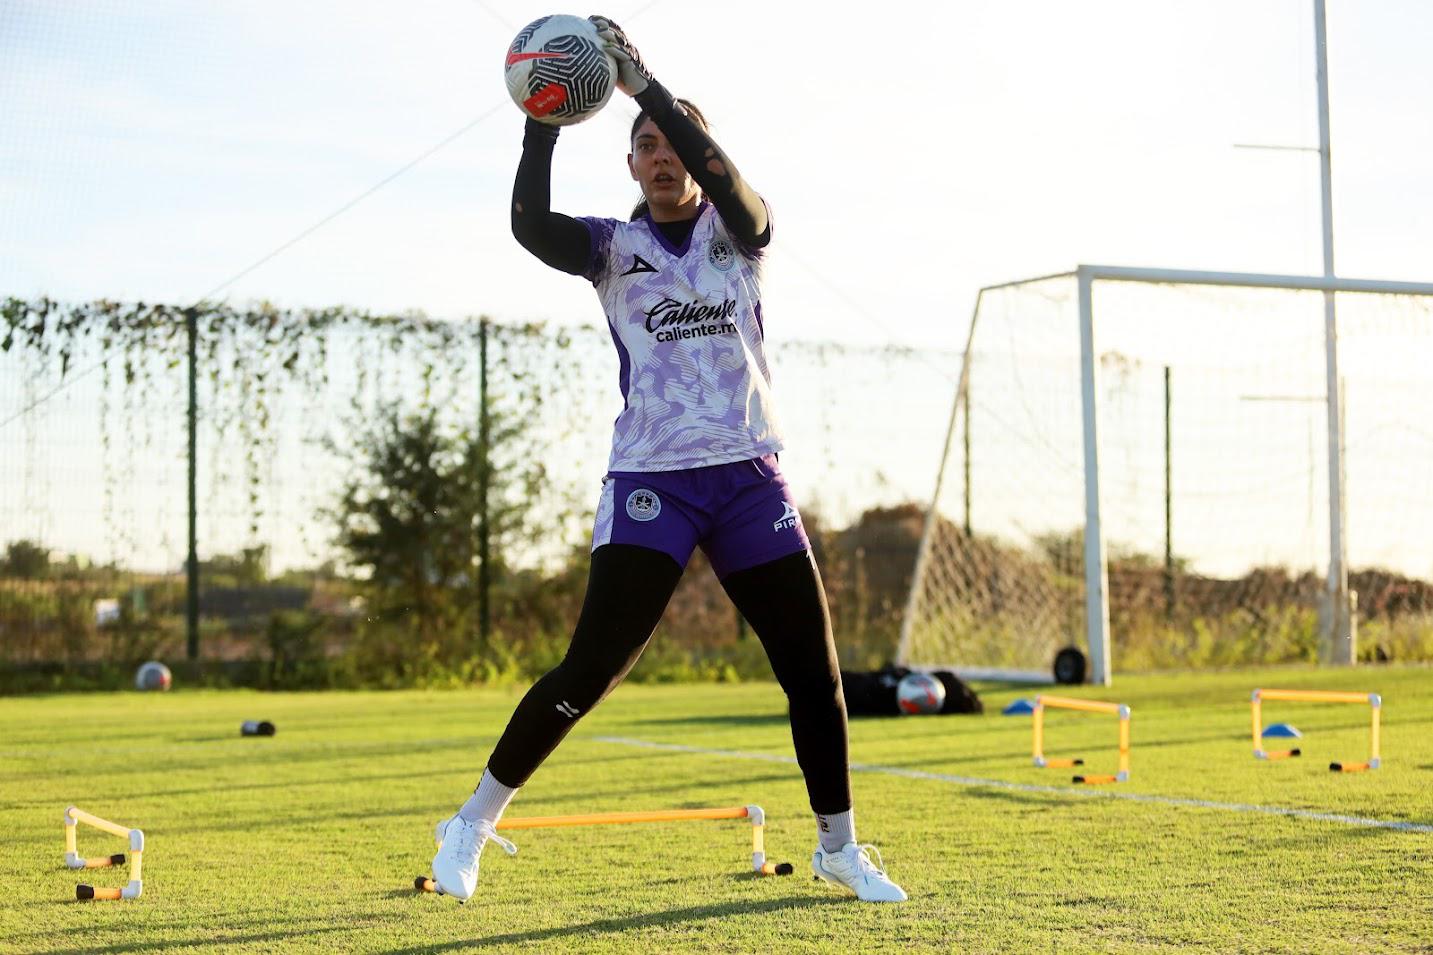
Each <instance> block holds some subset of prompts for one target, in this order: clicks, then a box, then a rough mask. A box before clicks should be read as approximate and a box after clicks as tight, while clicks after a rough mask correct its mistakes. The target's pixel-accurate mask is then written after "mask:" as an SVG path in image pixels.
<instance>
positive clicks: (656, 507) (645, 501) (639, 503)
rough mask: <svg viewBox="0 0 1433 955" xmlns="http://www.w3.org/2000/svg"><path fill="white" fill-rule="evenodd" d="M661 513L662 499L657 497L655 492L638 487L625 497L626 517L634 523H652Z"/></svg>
mask: <svg viewBox="0 0 1433 955" xmlns="http://www.w3.org/2000/svg"><path fill="white" fill-rule="evenodd" d="M660 513H662V499H661V498H659V497H657V492H656V491H649V490H647V489H646V488H645V487H639V488H637V490H635V491H633V492H632V493H631V494H628V495H627V516H628V517H630V518H632V520H634V521H642V522H644V523H645V522H646V521H652V520H656V519H657V515H658V514H660Z"/></svg>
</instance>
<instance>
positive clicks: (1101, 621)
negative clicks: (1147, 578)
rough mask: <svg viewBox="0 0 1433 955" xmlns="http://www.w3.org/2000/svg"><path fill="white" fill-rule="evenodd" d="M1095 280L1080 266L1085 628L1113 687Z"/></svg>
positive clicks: (1100, 670)
mask: <svg viewBox="0 0 1433 955" xmlns="http://www.w3.org/2000/svg"><path fill="white" fill-rule="evenodd" d="M1093 282H1094V279H1093V278H1092V277H1091V275H1090V273H1089V271H1088V270H1087V269H1086V268H1085V267H1084V266H1081V267H1080V269H1079V285H1080V390H1081V397H1082V404H1083V406H1084V415H1083V417H1084V423H1085V429H1084V430H1085V440H1084V446H1085V632H1086V633H1087V634H1088V635H1089V641H1090V677H1091V682H1092V683H1095V684H1096V685H1099V686H1109V685H1110V682H1111V674H1110V601H1109V580H1108V576H1107V571H1106V568H1105V542H1104V537H1103V535H1102V533H1101V528H1100V439H1099V428H1098V424H1097V419H1098V405H1097V404H1096V401H1097V398H1098V395H1099V389H1098V388H1097V387H1096V385H1095V377H1096V374H1097V373H1098V370H1099V360H1098V357H1097V356H1096V354H1095V322H1094V292H1093V289H1092V288H1091V286H1092V285H1093Z"/></svg>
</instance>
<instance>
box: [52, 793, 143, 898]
mask: <svg viewBox="0 0 1433 955" xmlns="http://www.w3.org/2000/svg"><path fill="white" fill-rule="evenodd" d="M79 823H84V824H85V825H87V826H93V827H94V828H96V829H99V830H101V831H103V832H108V833H110V834H111V835H116V836H119V837H120V838H121V839H128V840H129V884H128V885H126V886H125V887H124V888H122V889H110V888H96V887H94V886H92V885H83V884H81V885H77V886H75V898H77V899H94V900H96V901H104V900H114V899H137V898H139V896H140V893H141V892H143V891H144V882H143V880H142V866H143V862H144V833H143V832H140V831H139V830H138V829H127V828H125V827H124V826H120V825H116V824H115V823H112V822H110V821H109V820H107V819H101V818H100V817H99V816H92V815H90V814H89V813H87V812H85V811H84V810H82V809H77V808H75V807H74V806H70V807H69V808H68V809H66V810H65V865H67V866H69V867H70V868H71V869H107V868H109V867H110V866H115V865H124V860H125V857H124V853H122V852H119V853H115V854H114V855H111V856H99V857H97V858H93V859H87V858H85V857H83V856H81V855H80V852H79V840H78V837H77V834H76V832H75V827H76V826H77V825H78V824H79Z"/></svg>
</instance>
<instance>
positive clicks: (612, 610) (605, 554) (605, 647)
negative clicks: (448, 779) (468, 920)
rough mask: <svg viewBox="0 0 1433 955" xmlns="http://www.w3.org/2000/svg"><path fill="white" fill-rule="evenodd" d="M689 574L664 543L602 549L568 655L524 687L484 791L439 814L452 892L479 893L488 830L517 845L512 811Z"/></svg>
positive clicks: (444, 873)
mask: <svg viewBox="0 0 1433 955" xmlns="http://www.w3.org/2000/svg"><path fill="white" fill-rule="evenodd" d="M681 576H682V567H681V565H679V564H678V563H677V562H676V561H675V560H673V559H672V557H671V556H670V555H668V554H665V553H663V552H661V551H657V550H650V549H648V548H645V547H637V546H634V545H631V544H607V545H605V546H603V547H600V548H598V549H597V550H596V551H594V552H593V554H592V568H591V570H590V572H589V574H588V580H587V595H586V598H585V599H584V600H583V604H582V612H581V614H580V615H579V616H578V620H577V626H576V628H575V629H574V630H573V634H572V643H571V644H570V645H569V646H568V649H567V654H566V656H564V657H563V660H562V662H561V663H559V664H558V665H557V666H556V667H554V668H553V669H551V670H549V671H548V672H547V673H546V674H545V675H544V676H543V677H542V678H541V679H539V680H538V681H537V682H536V683H534V684H533V685H532V687H531V688H530V689H529V690H528V691H527V693H526V694H525V695H524V696H523V698H522V701H521V702H519V703H518V705H517V709H515V710H514V711H513V715H512V717H511V719H509V720H508V725H507V728H506V729H505V730H503V734H502V736H501V737H500V738H499V739H498V743H497V746H496V747H495V748H494V749H493V753H492V756H491V757H489V759H488V765H487V768H486V769H485V770H484V771H483V776H482V779H481V780H480V781H479V783H478V787H477V789H476V791H475V792H474V793H473V795H472V796H471V797H470V798H469V799H468V801H467V802H465V803H464V804H463V806H462V808H461V809H459V810H458V813H457V815H455V816H453V817H452V818H451V819H449V820H447V821H445V822H443V823H440V824H439V826H440V832H439V836H438V838H439V839H440V840H441V846H440V848H439V850H438V852H437V854H436V855H435V856H434V858H433V878H434V880H435V881H436V882H437V883H438V885H439V888H440V889H441V891H443V892H444V894H447V895H452V896H455V897H456V898H458V899H460V900H466V899H467V898H468V897H469V896H471V895H472V893H473V890H474V888H475V887H476V885H477V878H478V857H479V855H480V854H481V852H482V848H483V844H484V843H485V842H486V841H487V840H489V839H492V840H493V841H494V842H497V843H498V844H499V845H501V846H503V848H504V849H506V850H507V851H509V852H515V851H517V850H516V849H515V848H514V847H513V846H512V844H511V843H509V842H507V840H504V839H502V838H501V837H500V836H498V835H497V833H496V828H497V823H498V820H499V819H500V818H501V817H502V814H503V811H504V810H505V809H506V808H507V805H508V803H510V802H511V801H512V799H513V797H514V796H515V795H516V794H517V791H518V788H519V787H521V786H522V785H523V784H524V783H526V782H527V780H528V777H530V776H531V775H532V774H533V772H535V771H536V770H537V768H538V767H539V766H541V765H542V763H543V761H544V760H545V759H547V757H548V755H549V754H550V753H551V752H552V751H553V750H554V749H556V748H557V746H558V744H559V743H561V742H562V740H563V738H564V737H566V736H567V734H568V732H569V731H570V730H571V729H572V727H573V726H575V725H576V724H577V721H578V720H579V719H581V718H582V717H583V716H584V715H585V714H587V713H588V712H590V711H591V710H592V709H593V708H594V707H595V706H596V705H597V704H598V703H600V702H601V701H602V700H603V699H604V698H605V697H606V696H607V695H608V694H609V693H611V692H612V690H613V689H615V688H616V686H617V684H619V683H621V682H622V679H623V677H625V676H626V675H627V673H628V671H630V670H631V669H632V666H633V665H634V664H635V663H636V662H637V659H638V658H639V657H640V656H641V655H642V650H643V649H644V648H645V647H646V646H647V641H648V640H649V639H650V638H651V636H652V631H653V630H654V629H656V626H657V622H658V621H659V620H660V619H661V616H662V611H663V610H665V609H666V606H667V602H668V600H670V599H671V596H672V592H673V591H674V590H675V589H676V586H677V581H678V580H679V579H680V578H681Z"/></svg>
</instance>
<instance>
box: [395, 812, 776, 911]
mask: <svg viewBox="0 0 1433 955" xmlns="http://www.w3.org/2000/svg"><path fill="white" fill-rule="evenodd" d="M702 819H750V820H751V868H752V871H753V872H755V873H756V874H757V875H790V874H791V873H792V871H793V867H792V865H791V863H789V862H777V863H772V862H768V861H767V860H766V813H765V812H764V811H763V810H762V808H761V807H760V806H756V805H752V806H722V807H717V808H713V809H659V810H650V811H645V812H595V813H584V814H579V815H571V816H518V817H515V818H504V819H500V820H498V824H497V828H498V829H501V830H504V831H506V830H510V829H552V828H559V827H565V826H613V825H627V824H630V823H638V822H691V821H695V820H702ZM443 825H444V823H439V824H438V826H439V829H438V831H436V832H435V837H436V838H435V841H436V842H438V843H439V844H440V845H441V844H442V826H443ZM413 888H415V889H417V890H418V891H420V892H436V891H437V890H438V887H437V884H436V883H435V882H434V881H433V880H432V879H431V878H429V877H427V876H421V875H420V876H418V877H417V878H416V879H414V881H413Z"/></svg>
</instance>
